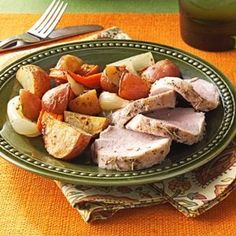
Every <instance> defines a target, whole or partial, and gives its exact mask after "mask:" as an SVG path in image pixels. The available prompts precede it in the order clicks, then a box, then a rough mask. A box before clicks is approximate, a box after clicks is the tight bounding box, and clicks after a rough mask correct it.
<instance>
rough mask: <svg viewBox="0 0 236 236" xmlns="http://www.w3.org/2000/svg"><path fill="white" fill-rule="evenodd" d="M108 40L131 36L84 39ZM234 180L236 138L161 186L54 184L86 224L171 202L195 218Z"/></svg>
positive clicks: (115, 33)
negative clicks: (122, 211)
mask: <svg viewBox="0 0 236 236" xmlns="http://www.w3.org/2000/svg"><path fill="white" fill-rule="evenodd" d="M105 38H108V39H129V36H128V35H127V34H126V33H125V32H123V31H122V30H120V29H119V28H117V27H112V28H110V29H107V30H104V31H102V32H100V33H98V34H94V35H91V36H90V37H87V38H83V39H82V40H90V39H105ZM60 44H62V43H60ZM56 45H59V43H57V44H56ZM46 47H47V46H43V47H40V48H37V49H30V50H27V51H20V52H17V53H10V54H7V55H5V56H3V57H1V60H0V67H4V66H6V65H7V64H9V63H10V62H12V61H14V60H16V59H18V58H20V57H22V56H24V55H26V54H28V53H30V52H34V51H37V50H39V49H42V48H46ZM235 179H236V139H234V140H233V141H232V142H231V143H230V144H229V145H228V147H227V148H226V149H225V150H224V151H223V152H222V153H221V154H220V155H218V156H217V157H216V158H214V159H213V160H212V161H210V162H209V163H207V164H205V165H204V166H202V167H200V168H198V169H196V170H194V171H191V172H189V173H186V174H184V175H181V176H178V177H175V178H170V179H167V180H164V181H161V182H158V183H153V184H144V185H138V186H118V187H100V186H99V187H97V186H87V185H86V186H83V185H74V184H68V183H63V182H58V181H55V182H56V184H57V185H58V186H59V188H60V189H61V191H62V192H63V194H64V195H65V197H66V198H67V200H68V201H69V203H70V204H71V206H72V207H74V208H75V209H76V210H77V211H78V212H79V213H80V215H81V217H82V218H83V219H84V220H85V221H86V222H92V221H94V220H100V219H107V218H109V217H111V216H112V215H113V214H114V213H115V212H117V211H118V210H121V209H126V208H138V207H146V206H152V205H157V204H163V203H170V204H172V205H173V206H174V207H175V208H176V209H177V210H179V211H180V212H182V213H183V214H184V215H186V216H188V217H195V216H198V215H200V214H201V213H203V212H205V211H206V210H208V209H210V208H211V207H213V206H214V205H216V204H217V203H218V202H220V201H222V200H223V199H224V198H225V197H227V196H228V194H229V193H231V192H232V191H233V190H234V189H235V187H236V181H235Z"/></svg>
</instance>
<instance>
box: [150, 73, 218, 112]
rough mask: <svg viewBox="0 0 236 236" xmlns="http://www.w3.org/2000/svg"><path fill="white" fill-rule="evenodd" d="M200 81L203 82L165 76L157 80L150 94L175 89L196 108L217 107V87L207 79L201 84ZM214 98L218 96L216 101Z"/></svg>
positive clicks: (204, 109)
mask: <svg viewBox="0 0 236 236" xmlns="http://www.w3.org/2000/svg"><path fill="white" fill-rule="evenodd" d="M199 83H201V81H198V82H196V80H193V81H191V80H183V79H181V78H178V77H165V78H162V79H160V80H157V81H156V82H155V83H154V84H153V85H152V87H151V90H150V96H154V95H157V94H161V93H163V92H166V91H170V90H174V91H175V92H177V93H179V94H180V95H181V96H182V97H183V98H184V99H185V100H187V101H188V102H190V103H191V104H192V106H193V107H194V109H196V110H199V111H209V110H212V109H215V108H216V106H217V105H218V100H219V99H217V95H216V94H217V90H215V87H214V86H212V84H211V83H209V82H207V81H204V83H202V85H201V86H200V85H199ZM207 87H208V88H207ZM195 89H196V90H195ZM204 90H205V91H206V90H207V91H208V92H207V93H208V94H209V95H208V96H206V92H205V91H204ZM210 94H211V95H210ZM218 96H219V95H218ZM213 98H216V101H213Z"/></svg>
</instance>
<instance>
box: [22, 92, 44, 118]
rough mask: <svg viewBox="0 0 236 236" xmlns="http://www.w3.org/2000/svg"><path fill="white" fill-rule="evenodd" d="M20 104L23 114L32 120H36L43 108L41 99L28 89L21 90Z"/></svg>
mask: <svg viewBox="0 0 236 236" xmlns="http://www.w3.org/2000/svg"><path fill="white" fill-rule="evenodd" d="M20 104H21V107H22V113H23V115H24V116H25V117H26V118H28V119H30V120H31V121H36V120H37V119H38V117H39V113H40V111H41V108H42V104H41V99H40V98H39V97H38V96H36V95H35V94H33V93H31V92H30V91H28V90H26V89H21V90H20Z"/></svg>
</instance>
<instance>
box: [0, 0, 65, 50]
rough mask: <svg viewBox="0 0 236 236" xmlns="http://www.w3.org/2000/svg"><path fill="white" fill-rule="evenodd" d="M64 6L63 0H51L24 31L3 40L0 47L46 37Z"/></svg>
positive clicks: (54, 25) (58, 18)
mask: <svg viewBox="0 0 236 236" xmlns="http://www.w3.org/2000/svg"><path fill="white" fill-rule="evenodd" d="M66 7H67V3H64V1H60V0H53V1H52V3H51V4H50V5H49V7H48V8H47V9H46V10H45V12H44V13H43V15H42V16H41V17H40V18H39V20H38V21H37V22H36V23H35V24H34V25H33V26H32V27H31V28H30V29H29V30H28V31H27V32H26V33H23V34H20V35H16V36H13V37H10V38H7V39H5V40H3V41H2V42H0V49H3V48H7V47H8V46H10V45H13V44H17V43H19V44H22V43H34V42H39V41H40V40H42V39H45V38H47V36H48V35H49V34H50V33H51V32H52V31H53V30H54V28H55V27H56V25H57V23H58V22H59V20H60V19H61V17H62V15H63V13H64V11H65V9H66Z"/></svg>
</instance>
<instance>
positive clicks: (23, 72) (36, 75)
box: [16, 65, 50, 98]
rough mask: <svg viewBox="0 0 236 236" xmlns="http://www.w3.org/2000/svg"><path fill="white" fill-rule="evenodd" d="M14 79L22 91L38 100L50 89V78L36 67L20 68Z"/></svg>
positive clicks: (26, 66)
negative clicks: (29, 93)
mask: <svg viewBox="0 0 236 236" xmlns="http://www.w3.org/2000/svg"><path fill="white" fill-rule="evenodd" d="M16 79H17V80H18V81H19V82H20V84H21V85H22V87H23V88H24V89H26V90H28V91H30V92H31V93H33V94H35V95H36V96H38V97H40V98H41V97H42V96H43V94H44V93H45V92H46V91H47V90H49V89H50V78H49V76H48V74H47V73H46V72H45V71H44V70H43V69H41V68H40V67H39V66H36V65H25V66H21V67H20V69H19V70H18V71H17V72H16Z"/></svg>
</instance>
